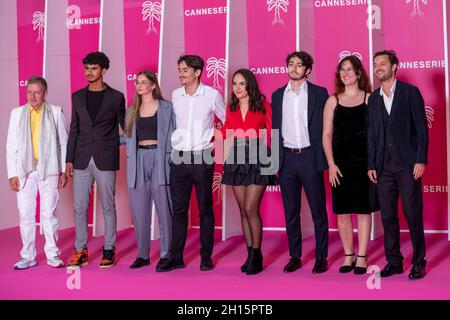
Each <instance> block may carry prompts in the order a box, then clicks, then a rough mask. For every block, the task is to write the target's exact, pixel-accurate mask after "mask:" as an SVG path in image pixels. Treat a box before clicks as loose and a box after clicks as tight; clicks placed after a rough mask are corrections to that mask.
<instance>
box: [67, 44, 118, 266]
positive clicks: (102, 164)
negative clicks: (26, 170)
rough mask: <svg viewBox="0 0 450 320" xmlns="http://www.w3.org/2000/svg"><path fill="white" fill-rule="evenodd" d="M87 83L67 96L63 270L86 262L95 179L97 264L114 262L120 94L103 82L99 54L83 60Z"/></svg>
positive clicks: (103, 68) (104, 61)
mask: <svg viewBox="0 0 450 320" xmlns="http://www.w3.org/2000/svg"><path fill="white" fill-rule="evenodd" d="M83 64H84V70H85V75H86V79H87V80H88V82H89V85H88V86H87V87H85V88H83V89H81V90H78V91H77V92H75V93H74V94H73V95H72V119H71V122H70V132H69V139H68V142H67V155H66V174H67V176H73V195H74V211H75V232H76V240H75V254H74V256H73V258H72V261H71V262H70V264H69V266H68V268H78V267H80V266H84V265H87V264H88V263H89V261H88V250H87V240H88V223H87V213H88V207H89V199H90V195H91V187H92V184H93V182H94V180H95V181H96V182H97V187H98V191H99V194H100V196H101V201H102V208H103V217H104V219H105V245H104V247H103V258H102V261H101V262H100V267H101V268H107V267H110V266H113V265H114V263H115V246H114V245H115V241H116V206H115V200H114V194H115V179H116V170H119V156H120V153H119V145H120V143H119V124H120V126H121V127H122V129H123V128H124V121H125V98H124V96H123V94H122V93H121V92H119V91H117V90H114V89H113V88H111V87H109V86H108V85H107V84H106V83H104V82H103V76H104V74H105V73H106V71H107V69H108V68H109V59H108V57H107V56H106V55H105V54H104V53H102V52H92V53H89V54H88V55H87V56H86V58H84V59H83Z"/></svg>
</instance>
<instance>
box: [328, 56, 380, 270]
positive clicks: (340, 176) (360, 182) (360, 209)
mask: <svg viewBox="0 0 450 320" xmlns="http://www.w3.org/2000/svg"><path fill="white" fill-rule="evenodd" d="M335 87H336V92H335V94H334V95H333V96H331V97H330V98H328V101H327V103H326V105H325V110H324V120H323V121H324V122H323V147H324V150H325V154H326V157H327V161H328V166H329V172H328V173H329V180H330V184H331V186H332V198H333V211H334V213H335V214H337V223H338V230H339V235H340V237H341V240H342V245H343V247H344V253H345V258H344V262H343V264H342V266H341V267H340V269H339V272H341V273H347V272H350V271H352V270H353V269H354V273H355V274H364V273H366V270H367V256H366V251H367V246H368V242H369V237H370V231H371V227H372V222H371V215H370V214H371V212H373V211H377V210H378V206H377V203H376V195H375V187H374V186H373V185H372V184H371V182H370V181H369V179H368V177H367V115H368V110H367V108H368V107H367V100H368V98H369V95H370V92H371V86H370V83H369V79H368V77H367V74H366V71H365V70H364V67H363V65H362V63H361V61H360V59H359V58H358V57H356V56H353V55H351V56H347V57H345V58H343V59H342V60H341V61H340V62H339V64H338V67H337V71H336V78H335ZM352 213H356V214H358V243H359V247H358V255H357V256H356V257H355V253H354V251H353V224H352Z"/></svg>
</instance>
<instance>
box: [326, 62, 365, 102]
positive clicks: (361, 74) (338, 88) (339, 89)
mask: <svg viewBox="0 0 450 320" xmlns="http://www.w3.org/2000/svg"><path fill="white" fill-rule="evenodd" d="M345 61H349V62H350V64H351V65H352V67H353V69H354V70H355V74H356V76H357V77H358V88H359V89H360V90H362V91H364V92H367V93H370V92H372V86H371V85H370V81H369V77H368V76H367V73H366V70H365V69H364V66H363V64H362V63H361V60H359V58H358V57H357V56H354V55H350V56H346V57H345V58H343V59H342V60H341V61H340V62H339V63H338V66H337V69H336V75H335V79H334V88H335V93H334V95H335V96H336V97H337V96H338V95H339V94H341V93H343V92H344V91H345V85H344V83H343V82H342V80H341V75H340V70H341V68H342V64H343V63H344V62H345Z"/></svg>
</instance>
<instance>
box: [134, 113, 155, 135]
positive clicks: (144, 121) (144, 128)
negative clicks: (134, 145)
mask: <svg viewBox="0 0 450 320" xmlns="http://www.w3.org/2000/svg"><path fill="white" fill-rule="evenodd" d="M136 136H137V141H142V140H158V111H156V112H155V114H154V115H153V116H152V117H141V116H139V115H138V116H137V118H136Z"/></svg>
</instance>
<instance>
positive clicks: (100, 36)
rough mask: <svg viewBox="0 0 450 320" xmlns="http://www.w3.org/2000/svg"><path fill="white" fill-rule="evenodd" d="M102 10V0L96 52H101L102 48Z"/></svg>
mask: <svg viewBox="0 0 450 320" xmlns="http://www.w3.org/2000/svg"><path fill="white" fill-rule="evenodd" d="M103 9H104V2H103V0H100V28H99V35H98V51H102V47H103Z"/></svg>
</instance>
